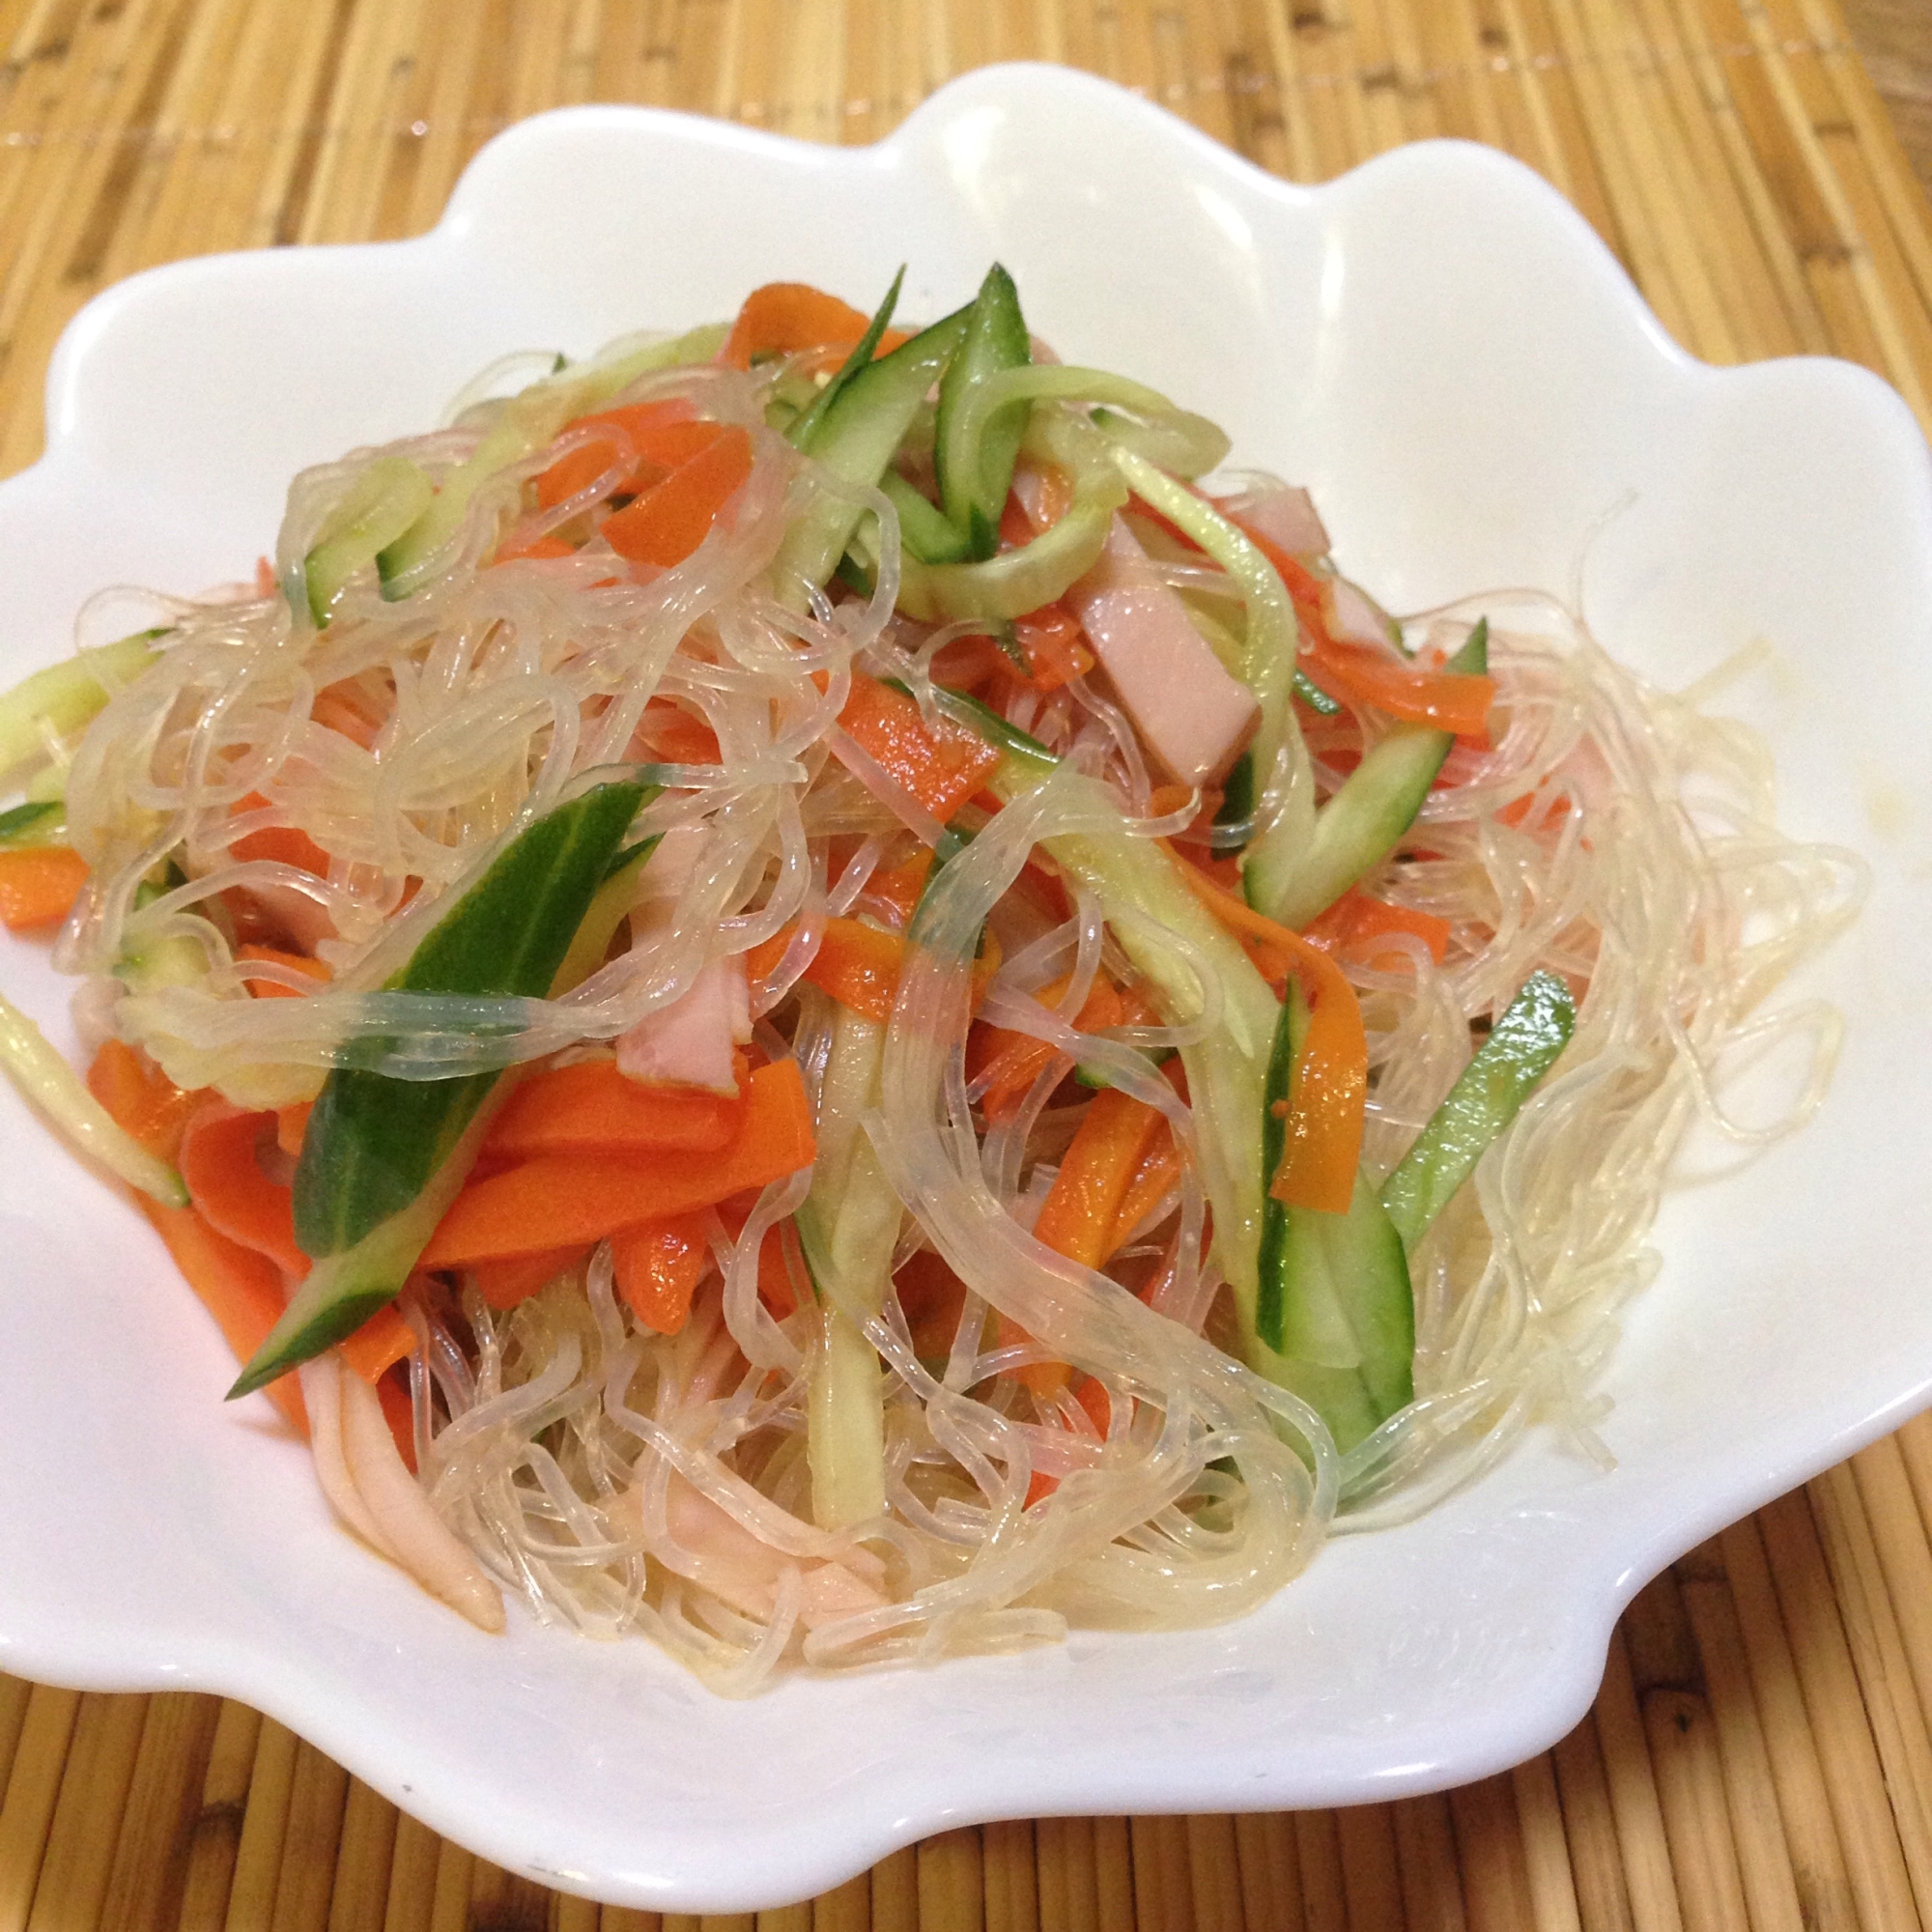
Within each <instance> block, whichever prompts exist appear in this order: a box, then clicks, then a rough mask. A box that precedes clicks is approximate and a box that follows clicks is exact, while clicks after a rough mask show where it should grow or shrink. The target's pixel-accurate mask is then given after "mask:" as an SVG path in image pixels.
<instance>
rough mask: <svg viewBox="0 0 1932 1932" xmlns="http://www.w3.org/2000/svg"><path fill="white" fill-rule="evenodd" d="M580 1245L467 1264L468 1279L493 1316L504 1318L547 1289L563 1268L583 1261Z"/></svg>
mask: <svg viewBox="0 0 1932 1932" xmlns="http://www.w3.org/2000/svg"><path fill="white" fill-rule="evenodd" d="M583 1255H584V1244H583V1243H582V1242H573V1243H572V1244H571V1245H570V1246H569V1247H567V1248H545V1249H543V1250H542V1251H541V1252H539V1253H537V1254H533V1255H509V1256H506V1257H503V1258H501V1259H489V1260H484V1261H475V1262H471V1263H470V1264H469V1279H470V1280H471V1281H472V1282H474V1283H475V1284H476V1293H478V1294H480V1295H481V1296H482V1297H483V1299H484V1301H485V1303H486V1304H487V1305H488V1306H490V1307H492V1308H494V1309H495V1310H496V1311H497V1314H499V1315H505V1314H508V1312H509V1311H510V1310H511V1309H513V1308H514V1307H516V1306H517V1304H518V1303H519V1302H521V1301H527V1300H528V1299H529V1298H530V1296H531V1295H533V1294H534V1293H536V1292H537V1290H538V1289H540V1288H548V1287H549V1286H550V1285H551V1283H552V1282H554V1280H555V1279H556V1278H557V1276H558V1275H560V1274H561V1273H562V1272H563V1271H564V1269H565V1268H567V1267H572V1266H574V1265H575V1264H577V1263H578V1262H581V1261H582V1259H583Z"/></svg>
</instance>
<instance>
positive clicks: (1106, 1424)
mask: <svg viewBox="0 0 1932 1932" xmlns="http://www.w3.org/2000/svg"><path fill="white" fill-rule="evenodd" d="M1073 1400H1074V1401H1075V1402H1077V1403H1078V1404H1079V1405H1080V1406H1081V1407H1082V1408H1084V1409H1085V1410H1086V1411H1087V1420H1088V1421H1089V1422H1091V1423H1092V1424H1093V1425H1094V1430H1095V1431H1096V1432H1097V1434H1098V1435H1099V1437H1100V1439H1101V1441H1103V1442H1104V1441H1105V1440H1106V1439H1107V1431H1108V1430H1109V1429H1110V1428H1112V1427H1113V1422H1114V1405H1113V1402H1112V1401H1111V1399H1110V1398H1109V1397H1108V1394H1107V1384H1106V1383H1105V1382H1103V1381H1101V1380H1099V1379H1098V1378H1096V1377H1094V1376H1082V1377H1081V1378H1079V1380H1078V1381H1076V1382H1075V1383H1074V1384H1073ZM1059 1487H1060V1478H1059V1477H1058V1476H1049V1475H1048V1474H1046V1472H1045V1471H1044V1470H1042V1469H1036V1470H1035V1471H1034V1472H1033V1480H1032V1481H1031V1482H1030V1483H1029V1484H1028V1485H1027V1499H1026V1506H1027V1508H1028V1509H1032V1508H1033V1506H1034V1504H1035V1503H1037V1502H1038V1501H1039V1500H1040V1498H1041V1497H1042V1496H1050V1495H1051V1494H1052V1493H1053V1492H1054V1491H1055V1490H1057V1489H1059Z"/></svg>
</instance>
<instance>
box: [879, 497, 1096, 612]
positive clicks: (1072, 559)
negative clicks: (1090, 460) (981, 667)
mask: <svg viewBox="0 0 1932 1932" xmlns="http://www.w3.org/2000/svg"><path fill="white" fill-rule="evenodd" d="M1125 500H1126V492H1125V491H1124V490H1121V491H1118V492H1115V491H1110V490H1093V491H1086V492H1084V493H1083V492H1081V491H1079V490H1076V492H1075V494H1074V497H1073V503H1072V506H1071V507H1070V508H1069V509H1068V510H1067V512H1066V514H1065V516H1064V517H1062V518H1061V520H1060V521H1059V522H1058V523H1057V524H1055V525H1054V526H1053V527H1052V528H1051V529H1050V530H1047V531H1046V532H1044V534H1042V535H1040V536H1037V537H1035V538H1034V540H1033V541H1032V542H1031V543H1028V544H1022V545H1020V547H1019V548H1018V549H1017V550H1009V551H1003V552H1001V554H999V555H998V556H990V557H987V558H986V559H985V561H984V562H981V563H940V564H923V563H921V562H920V560H919V559H918V558H917V557H916V556H910V555H907V556H902V557H901V558H900V559H899V601H898V608H899V609H900V610H901V611H904V613H905V614H906V615H907V616H908V617H912V618H916V619H917V620H918V621H919V622H921V623H925V624H942V623H948V622H952V621H955V620H958V619H962V618H972V619H979V620H982V621H990V622H1009V621H1010V620H1011V619H1012V618H1014V617H1024V616H1025V615H1026V614H1027V612H1028V611H1037V610H1038V609H1039V607H1040V606H1041V605H1042V604H1051V603H1052V602H1053V601H1054V599H1055V598H1057V597H1059V596H1062V595H1063V594H1064V593H1065V591H1066V589H1067V588H1068V587H1069V586H1070V585H1071V584H1073V583H1075V582H1078V581H1079V580H1080V579H1081V578H1083V577H1085V576H1086V575H1087V573H1088V572H1089V571H1090V570H1092V569H1093V568H1094V565H1095V564H1096V563H1097V562H1099V560H1100V553H1101V552H1102V551H1103V550H1105V549H1106V547H1107V533H1108V531H1109V530H1111V529H1112V528H1113V524H1114V512H1115V511H1116V510H1117V509H1119V508H1120V506H1121V504H1122V503H1123V502H1124V501H1125Z"/></svg>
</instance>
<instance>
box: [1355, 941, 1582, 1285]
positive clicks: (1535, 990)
mask: <svg viewBox="0 0 1932 1932" xmlns="http://www.w3.org/2000/svg"><path fill="white" fill-rule="evenodd" d="M1576 1026H1577V1003H1576V1001H1575V1000H1574V999H1572V998H1571V995H1570V988H1569V987H1568V986H1566V985H1565V984H1564V983H1563V981H1562V980H1559V979H1558V978H1557V977H1556V975H1555V974H1554V973H1541V972H1539V973H1532V974H1531V975H1530V976H1529V978H1528V979H1527V980H1524V981H1523V982H1522V989H1521V991H1520V992H1519V993H1518V994H1517V996H1516V998H1515V999H1513V1000H1512V1001H1511V1002H1510V1003H1509V1005H1508V1006H1507V1007H1506V1008H1505V1009H1503V1012H1502V1015H1501V1017H1500V1018H1499V1019H1498V1020H1497V1021H1496V1023H1495V1025H1494V1026H1493V1027H1492V1029H1491V1030H1490V1037H1489V1038H1488V1039H1486V1040H1485V1041H1484V1042H1483V1043H1482V1045H1481V1046H1480V1047H1478V1048H1477V1049H1476V1053H1475V1057H1474V1058H1473V1059H1472V1060H1471V1061H1470V1062H1469V1064H1468V1065H1467V1066H1465V1067H1464V1068H1463V1072H1462V1076H1461V1078H1459V1079H1458V1080H1457V1082H1456V1084H1455V1086H1453V1087H1452V1088H1450V1090H1449V1092H1448V1094H1447V1095H1446V1097H1445V1098H1444V1099H1443V1102H1442V1104H1441V1105H1440V1106H1439V1107H1437V1108H1436V1110H1435V1113H1434V1114H1432V1115H1431V1116H1430V1117H1429V1123H1428V1124H1427V1125H1426V1126H1425V1127H1424V1128H1423V1130H1422V1132H1421V1133H1420V1134H1419V1135H1417V1136H1416V1141H1415V1145H1414V1146H1413V1147H1411V1148H1410V1149H1409V1151H1407V1153H1406V1154H1405V1155H1404V1156H1403V1157H1402V1162H1401V1164H1400V1165H1399V1166H1398V1167H1397V1168H1396V1170H1395V1172H1394V1173H1393V1174H1391V1175H1390V1176H1389V1178H1388V1179H1387V1180H1385V1181H1384V1182H1383V1183H1382V1193H1381V1201H1382V1206H1383V1207H1384V1208H1386V1209H1387V1210H1388V1216H1389V1220H1390V1222H1391V1223H1392V1224H1393V1225H1394V1227H1395V1231H1396V1233H1397V1234H1398V1235H1400V1236H1402V1241H1403V1245H1404V1246H1405V1247H1406V1248H1407V1249H1408V1250H1409V1251H1410V1252H1411V1253H1413V1252H1414V1249H1415V1244H1416V1243H1417V1242H1418V1241H1419V1240H1421V1238H1422V1237H1423V1236H1424V1235H1425V1234H1427V1233H1428V1232H1429V1224H1430V1223H1431V1222H1432V1221H1434V1220H1435V1217H1436V1215H1437V1214H1439V1213H1440V1212H1441V1211H1442V1209H1443V1208H1444V1207H1446V1206H1447V1205H1448V1201H1449V1198H1450V1196H1451V1195H1453V1194H1454V1193H1455V1192H1456V1190H1457V1189H1458V1188H1459V1187H1461V1186H1462V1184H1463V1181H1465V1180H1466V1179H1468V1178H1469V1176H1470V1175H1471V1174H1472V1173H1473V1172H1474V1171H1475V1166H1476V1163H1477V1161H1478V1160H1480V1159H1481V1158H1482V1156H1483V1152H1484V1150H1485V1149H1487V1148H1488V1147H1489V1145H1490V1143H1491V1142H1492V1141H1493V1140H1494V1139H1495V1138H1496V1136H1497V1135H1498V1134H1500V1133H1501V1132H1502V1130H1503V1129H1504V1128H1505V1127H1506V1126H1508V1125H1509V1123H1510V1122H1512V1121H1513V1120H1515V1119H1516V1117H1517V1114H1518V1112H1519V1110H1520V1108H1521V1106H1522V1103H1523V1102H1524V1101H1525V1100H1526V1099H1527V1098H1528V1097H1529V1094H1530V1090H1531V1089H1532V1088H1533V1087H1534V1086H1535V1085H1536V1083H1537V1082H1538V1081H1539V1080H1541V1079H1542V1078H1543V1076H1544V1075H1545V1074H1546V1073H1547V1072H1548V1070H1549V1068H1550V1065H1552V1063H1553V1062H1554V1061H1555V1059H1556V1057H1557V1055H1558V1054H1560V1053H1561V1052H1562V1051H1563V1049H1564V1047H1565V1046H1566V1045H1568V1044H1569V1040H1570V1036H1571V1034H1572V1033H1573V1032H1574V1031H1575V1030H1576Z"/></svg>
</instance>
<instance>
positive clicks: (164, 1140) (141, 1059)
mask: <svg viewBox="0 0 1932 1932" xmlns="http://www.w3.org/2000/svg"><path fill="white" fill-rule="evenodd" d="M87 1091H88V1092H89V1093H90V1094H93V1095H94V1097H95V1098H96V1099H97V1100H99V1102H100V1104H101V1105H102V1106H103V1107H105V1108H106V1109H107V1111H108V1113H109V1115H110V1116H111V1117H112V1118H113V1120H114V1122H115V1124H116V1125H117V1126H119V1127H122V1128H124V1129H125V1130H126V1131H127V1132H128V1133H130V1134H132V1135H133V1137H134V1138H135V1139H136V1140H137V1141H139V1142H140V1143H141V1145H142V1146H143V1147H144V1148H146V1149H147V1150H148V1151H149V1152H150V1153H152V1154H156V1155H157V1156H158V1157H159V1158H160V1159H162V1160H167V1161H172V1160H173V1159H174V1158H175V1156H176V1154H177V1153H178V1152H179V1151H180V1150H181V1142H182V1133H183V1130H184V1129H185V1127H186V1125H187V1123H188V1118H189V1116H190V1115H192V1114H193V1112H194V1111H195V1109H196V1108H197V1107H199V1106H200V1105H201V1103H202V1101H203V1099H204V1098H205V1097H206V1095H205V1093H204V1092H203V1091H202V1090H196V1091H193V1092H185V1091H184V1090H183V1089H181V1088H179V1087H177V1086H176V1085H175V1083H174V1082H173V1081H172V1080H170V1079H169V1078H168V1076H167V1075H166V1074H165V1073H163V1072H162V1071H161V1069H160V1068H159V1067H158V1066H156V1065H155V1064H154V1062H153V1061H151V1060H150V1059H149V1058H148V1057H147V1055H146V1054H144V1053H140V1052H137V1051H136V1050H135V1049H134V1048H133V1047H131V1046H129V1045H128V1043H127V1042H126V1041H125V1040H119V1039H109V1040H105V1041H103V1042H102V1044H101V1048H100V1051H99V1053H97V1054H96V1055H95V1056H94V1065H92V1066H90V1067H89V1068H88V1069H87Z"/></svg>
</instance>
